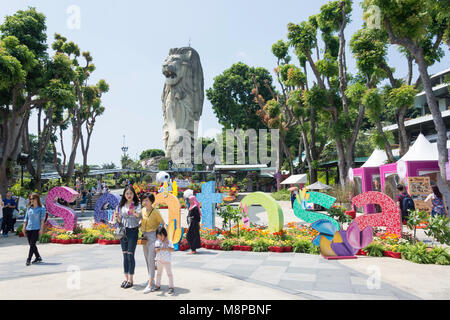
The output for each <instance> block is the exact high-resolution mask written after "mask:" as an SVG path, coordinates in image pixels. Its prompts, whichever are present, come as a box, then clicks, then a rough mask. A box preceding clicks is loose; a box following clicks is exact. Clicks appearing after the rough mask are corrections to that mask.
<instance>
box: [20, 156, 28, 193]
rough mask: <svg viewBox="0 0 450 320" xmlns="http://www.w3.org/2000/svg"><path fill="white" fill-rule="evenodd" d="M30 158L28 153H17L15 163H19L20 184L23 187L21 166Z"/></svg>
mask: <svg viewBox="0 0 450 320" xmlns="http://www.w3.org/2000/svg"><path fill="white" fill-rule="evenodd" d="M29 158H30V155H29V154H26V153H19V154H18V155H17V163H18V164H19V165H20V186H21V187H23V168H24V167H25V165H26V164H27V162H28V160H29Z"/></svg>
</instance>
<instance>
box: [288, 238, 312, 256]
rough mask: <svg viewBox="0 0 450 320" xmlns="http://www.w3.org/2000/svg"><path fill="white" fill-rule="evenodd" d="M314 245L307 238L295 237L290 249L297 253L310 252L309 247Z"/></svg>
mask: <svg viewBox="0 0 450 320" xmlns="http://www.w3.org/2000/svg"><path fill="white" fill-rule="evenodd" d="M312 247H315V246H314V245H313V244H312V242H311V240H309V239H296V240H294V242H293V243H292V250H293V251H294V252H299V253H310V251H311V248H312Z"/></svg>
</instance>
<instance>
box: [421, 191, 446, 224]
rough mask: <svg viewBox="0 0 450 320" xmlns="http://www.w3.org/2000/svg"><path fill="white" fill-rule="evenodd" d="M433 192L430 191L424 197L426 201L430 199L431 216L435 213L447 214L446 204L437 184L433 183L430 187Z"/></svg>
mask: <svg viewBox="0 0 450 320" xmlns="http://www.w3.org/2000/svg"><path fill="white" fill-rule="evenodd" d="M431 189H432V191H433V193H431V194H430V195H429V196H428V197H427V198H426V199H425V202H426V203H428V202H429V201H431V207H432V210H431V216H432V217H435V216H436V215H440V216H443V217H445V216H447V205H446V203H445V199H444V197H443V196H442V193H441V191H440V190H439V188H438V186H436V185H434V186H432V187H431Z"/></svg>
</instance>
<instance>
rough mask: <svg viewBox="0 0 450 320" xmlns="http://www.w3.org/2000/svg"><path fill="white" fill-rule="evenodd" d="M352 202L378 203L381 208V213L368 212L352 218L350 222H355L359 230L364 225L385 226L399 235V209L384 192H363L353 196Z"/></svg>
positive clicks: (357, 204) (359, 204)
mask: <svg viewBox="0 0 450 320" xmlns="http://www.w3.org/2000/svg"><path fill="white" fill-rule="evenodd" d="M352 203H353V205H355V206H358V207H361V206H364V205H366V204H378V205H380V207H381V210H382V211H381V213H369V214H365V215H363V216H360V217H357V218H356V219H355V220H353V222H352V224H357V225H358V227H359V230H360V231H362V230H364V228H366V227H386V232H388V233H394V234H397V235H399V236H401V234H402V229H401V224H400V209H399V208H398V207H397V205H396V204H395V202H394V200H392V199H391V198H389V197H388V196H387V195H386V194H384V193H381V192H376V191H368V192H364V193H361V194H359V195H357V196H356V197H354V198H353V199H352ZM349 229H350V227H349ZM355 230H356V229H355ZM356 239H357V238H356ZM355 244H356V243H355ZM352 245H353V244H352Z"/></svg>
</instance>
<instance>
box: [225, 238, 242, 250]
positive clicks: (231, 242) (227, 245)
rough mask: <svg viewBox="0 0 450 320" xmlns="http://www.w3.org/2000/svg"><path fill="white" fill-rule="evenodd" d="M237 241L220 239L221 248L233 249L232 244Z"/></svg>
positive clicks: (235, 243)
mask: <svg viewBox="0 0 450 320" xmlns="http://www.w3.org/2000/svg"><path fill="white" fill-rule="evenodd" d="M238 243H239V241H238V240H237V239H225V240H223V241H222V250H225V251H230V250H233V246H234V245H237V244H238Z"/></svg>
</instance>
